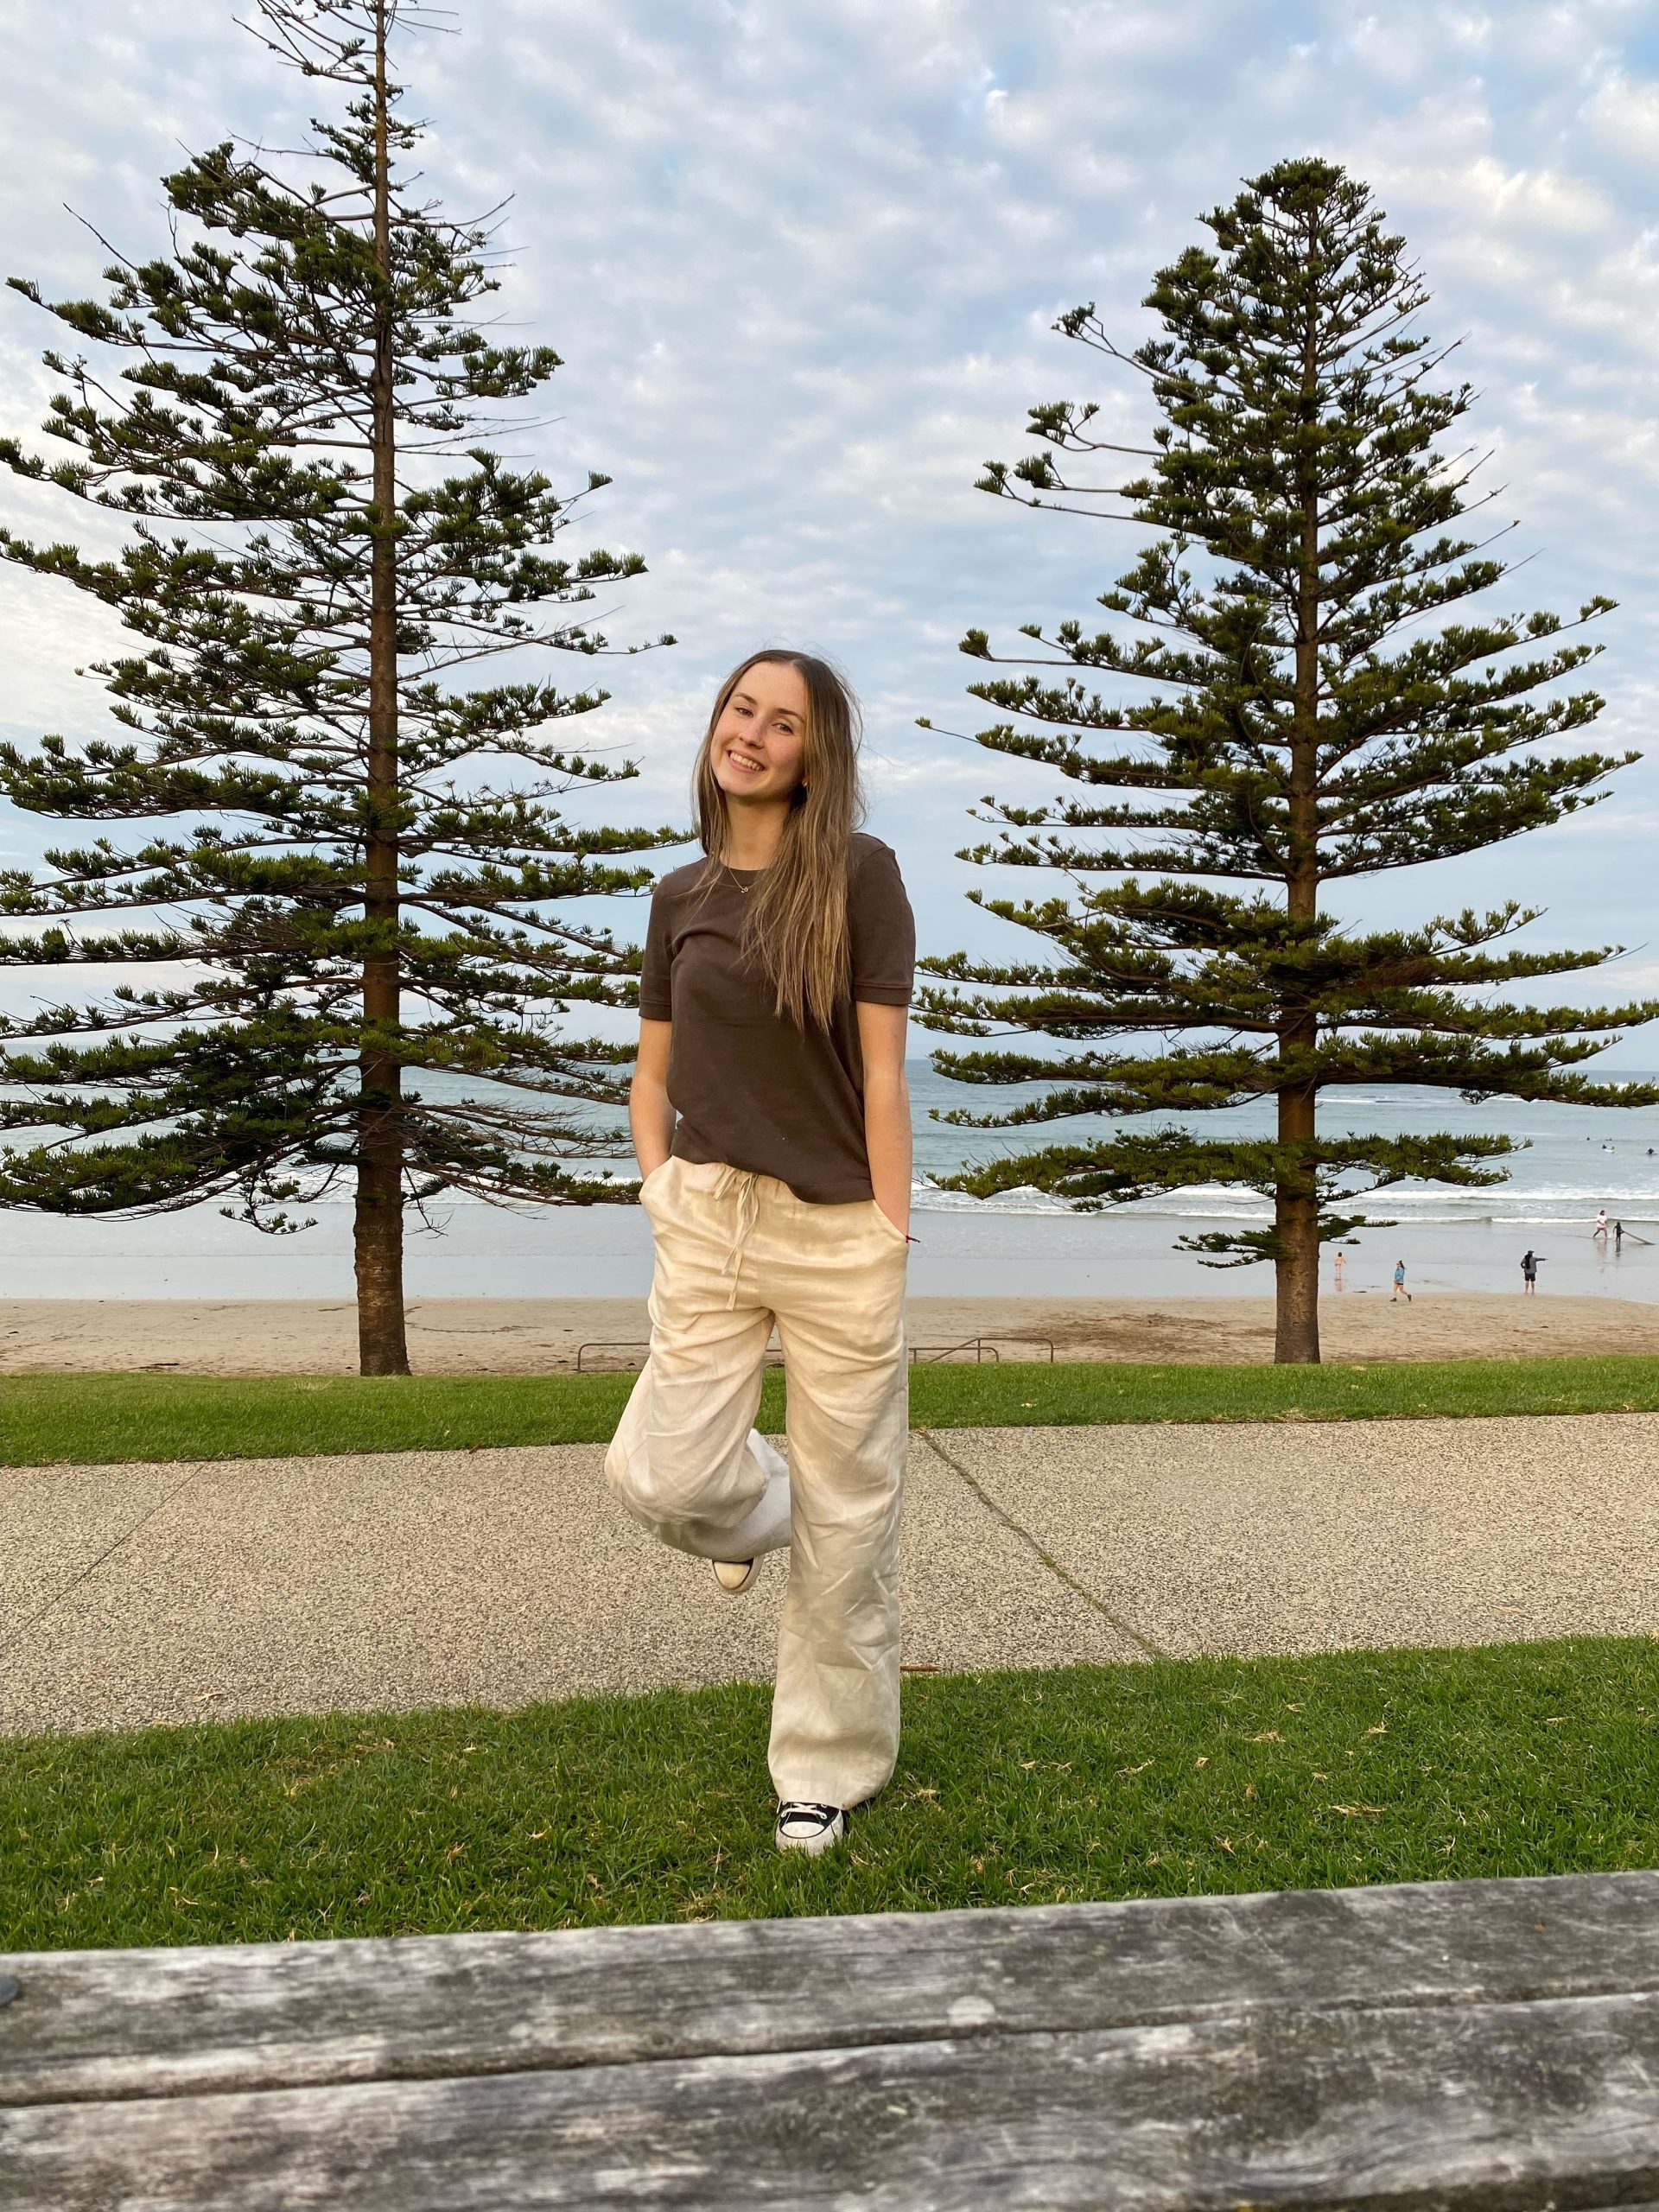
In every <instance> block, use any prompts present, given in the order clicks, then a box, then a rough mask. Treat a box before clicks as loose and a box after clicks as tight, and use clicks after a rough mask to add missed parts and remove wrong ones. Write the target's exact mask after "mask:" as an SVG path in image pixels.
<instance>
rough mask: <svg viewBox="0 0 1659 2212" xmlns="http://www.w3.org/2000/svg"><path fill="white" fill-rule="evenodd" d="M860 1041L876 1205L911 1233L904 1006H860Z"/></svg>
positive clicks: (866, 1134)
mask: <svg viewBox="0 0 1659 2212" xmlns="http://www.w3.org/2000/svg"><path fill="white" fill-rule="evenodd" d="M856 1010H857V1014H858V1042H859V1047H860V1050H861V1052H862V1054H863V1059H864V1145H865V1149H866V1150H867V1151H868V1154H869V1156H870V1184H871V1187H872V1188H873V1189H874V1192H875V1203H876V1204H877V1205H879V1206H880V1209H881V1211H882V1212H883V1213H884V1214H886V1216H887V1219H888V1220H889V1221H890V1222H892V1224H893V1226H894V1228H895V1229H902V1230H904V1231H905V1233H906V1235H908V1234H909V1232H910V1086H909V1084H907V1083H906V1081H905V1039H906V1034H907V1033H908V1030H909V1026H910V1014H909V1009H908V1008H907V1007H902V1006H868V1005H866V1004H865V1003H864V1002H863V1001H862V1000H861V1001H859V1002H858V1006H857V1009H856Z"/></svg>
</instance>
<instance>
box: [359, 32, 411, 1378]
mask: <svg viewBox="0 0 1659 2212" xmlns="http://www.w3.org/2000/svg"><path fill="white" fill-rule="evenodd" d="M386 13H387V10H386V9H385V6H384V5H383V6H381V7H380V8H379V9H378V17H379V20H378V24H377V27H376V29H377V42H376V54H375V102H376V115H375V179H374V245H375V258H376V260H377V262H378V265H379V270H380V274H381V277H382V278H383V279H384V280H385V284H386V287H387V291H388V293H389V291H390V287H391V176H390V170H391V153H390V149H389V147H388V144H387V132H386V116H387V96H386ZM393 397H394V391H393V385H392V328H391V308H390V304H389V301H388V300H387V299H386V298H385V297H384V296H383V299H382V301H381V303H380V307H379V309H378V329H377V332H376V337H375V359H374V370H373V385H372V404H373V431H372V435H373V444H374V506H375V524H374V543H373V550H372V556H371V560H372V569H371V580H370V611H369V717H368V760H367V777H366V783H367V790H366V800H367V807H366V812H367V823H366V831H365V847H364V878H365V881H364V913H365V919H366V920H367V922H368V924H369V926H370V928H371V930H372V931H374V930H377V929H378V930H379V931H384V932H385V937H386V938H387V940H388V942H387V945H386V949H385V950H376V951H371V952H370V954H369V955H368V956H367V957H366V958H365V961H364V963H363V1014H364V1020H365V1023H366V1024H368V1025H370V1026H372V1027H374V1028H377V1029H378V1030H380V1031H381V1032H382V1033H383V1036H386V1037H390V1036H391V1035H394V1034H395V1033H396V1031H397V1025H398V1020H399V1017H400V1014H401V1011H402V1005H401V992H400V988H399V976H398V961H397V941H396V939H397V921H398V883H397V829H398V805H397V802H398V775H397V543H396V539H395V537H394V535H393V530H394V524H395V518H396V515H397V440H396V426H395V418H394V416H393V411H392V405H393ZM359 1065H360V1081H361V1085H362V1088H361V1091H360V1094H359V1105H358V1129H357V1158H358V1167H357V1220H356V1248H357V1250H356V1258H357V1340H358V1364H359V1370H360V1371H361V1372H362V1373H363V1374H365V1375H407V1374H408V1373H409V1344H408V1338H407V1335H406V1332H405V1328H404V1187H403V1186H404V1130H403V1095H402V1093H403V1068H402V1065H401V1064H400V1062H399V1060H398V1058H397V1054H396V1052H392V1051H390V1050H388V1049H386V1047H385V1045H384V1044H379V1045H377V1044H375V1043H373V1042H371V1043H369V1044H368V1045H366V1046H365V1049H364V1051H363V1053H362V1056H361V1059H360V1063H359Z"/></svg>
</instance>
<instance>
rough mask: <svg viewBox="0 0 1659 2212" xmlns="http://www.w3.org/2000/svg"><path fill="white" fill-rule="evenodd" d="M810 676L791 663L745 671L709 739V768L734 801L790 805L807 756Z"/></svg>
mask: <svg viewBox="0 0 1659 2212" xmlns="http://www.w3.org/2000/svg"><path fill="white" fill-rule="evenodd" d="M809 712H810V702H809V699H808V696H807V689H806V678H805V677H804V676H803V675H802V674H801V671H799V669H798V668H794V667H791V664H789V663H788V662H787V661H772V660H762V661H756V662H755V663H754V664H753V666H751V667H749V668H746V669H745V670H744V671H743V673H742V675H741V677H739V679H738V682H737V687H736V689H735V690H734V691H733V693H732V696H731V697H730V698H729V699H728V701H727V702H726V706H725V709H724V711H723V712H722V713H721V717H720V720H719V721H717V722H716V723H715V728H714V734H713V735H712V736H711V737H710V739H709V766H710V767H711V768H712V769H713V771H714V777H715V782H716V783H717V784H718V785H720V788H721V791H723V792H724V793H725V794H726V798H727V800H728V804H729V803H735V804H738V805H740V806H753V805H756V804H760V805H770V806H781V807H787V806H788V805H789V804H790V803H791V800H792V799H793V798H794V796H795V793H796V791H797V790H798V788H799V785H800V781H801V769H802V766H803V765H804V761H805V758H806V726H807V715H808V714H809Z"/></svg>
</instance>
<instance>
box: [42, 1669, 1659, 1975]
mask: <svg viewBox="0 0 1659 2212" xmlns="http://www.w3.org/2000/svg"><path fill="white" fill-rule="evenodd" d="M905 1698H906V1732H905V1740H904V1748H903V1751H902V1752H901V1754H900V1759H899V1773H898V1776H897V1777H896V1778H895V1780H894V1782H893V1786H892V1788H891V1789H888V1790H887V1793H886V1794H885V1796H882V1797H881V1798H880V1799H879V1800H878V1801H877V1802H876V1803H875V1804H874V1805H873V1806H871V1807H870V1808H868V1810H866V1811H865V1812H862V1813H861V1814H860V1815H859V1816H858V1817H857V1819H856V1820H855V1823H854V1827H853V1836H852V1840H851V1844H850V1847H849V1850H848V1852H847V1853H845V1854H843V1855H842V1857H841V1858H840V1859H836V1860H835V1861H829V1862H825V1863H823V1864H820V1865H817V1866H812V1865H803V1864H800V1863H798V1862H796V1861H794V1860H785V1859H780V1858H779V1855H778V1853H776V1852H775V1851H774V1850H773V1848H772V1840H771V1801H770V1797H769V1794H768V1785H767V1781H766V1764H765V1745H766V1707H767V1693H766V1691H765V1690H764V1689H762V1688H759V1687H757V1686H754V1685H752V1684H740V1685H737V1686H734V1687H731V1688H720V1689H709V1690H699V1691H664V1692H660V1693H658V1694H654V1695H652V1696H647V1697H633V1698H621V1697H610V1698H582V1699H578V1700H571V1701H570V1702H568V1703H563V1704H557V1705H543V1706H537V1707H530V1708H528V1709H526V1710H524V1711H522V1712H518V1713H496V1712H489V1711H480V1710H472V1711H454V1712H437V1713H408V1714H396V1715H387V1714H385V1713H355V1714H353V1713H337V1714H333V1715H330V1716H328V1717H327V1718H325V1719H292V1720H277V1721H243V1722H233V1723H229V1724H224V1723H215V1724H203V1725H200V1726H194V1727H189V1728H181V1729H170V1730H168V1729H156V1730H149V1731H146V1732H140V1733H135V1734H130V1735H113V1736H99V1737H63V1736H59V1737H35V1738H12V1739H10V1741H3V1742H0V1802H4V1804H5V1806H6V1808H7V1821H6V1825H7V1828H8V1830H9V1834H8V1840H7V1868H6V1881H5V1884H4V1890H3V1900H0V1948H7V1949H17V1950H26V1949H56V1948H78V1947H82V1946H88V1945H105V1944H140V1943H143V1944H149V1943H182V1942H241V1941H251V1940H254V1939H258V1938H278V1939H280V1938H283V1937H286V1936H395V1935H404V1934H408V1933H411V1932H415V1931H419V1930H438V1931H442V1930H448V1929H474V1928H559V1927H571V1926H576V1925H595V1924H601V1923H615V1922H619V1921H658V1920H688V1919H702V1918H708V1917H710V1916H714V1917H721V1918H729V1917H734V1918H749V1917H757V1916H776V1915H779V1914H789V1913H816V1912H865V1911H887V1910H915V1909H921V1910H931V1909H933V1908H936V1907H939V1906H944V1905H989V1904H1042V1903H1053V1902H1065V1901H1075V1900H1077V1899H1078V1898H1085V1897H1153V1896H1173V1895H1187V1894H1192V1893H1195V1892H1204V1891H1209V1892H1217V1891H1244V1890H1258V1889H1287V1888H1323V1887H1327V1886H1332V1885H1351V1884H1358V1883H1368V1882H1391V1881H1402V1880H1418V1879H1436V1878H1442V1877H1447V1876H1459V1877H1462V1876H1469V1875H1477V1874H1560V1873H1571V1872H1582V1871H1586V1870H1589V1869H1592V1868H1611V1869H1619V1868H1624V1867H1631V1866H1652V1865H1654V1864H1655V1863H1656V1859H1659V1641H1656V1640H1655V1639H1651V1638H1635V1637H1630V1638H1611V1637H1607V1638H1601V1637H1597V1638H1592V1637H1575V1638H1573V1639H1570V1640H1568V1641H1566V1642H1561V1643H1533V1644H1510V1645H1502V1646H1494V1647H1489V1648H1486V1649H1476V1650H1466V1651H1464V1650H1454V1651H1386V1652H1347V1653H1339V1654H1335V1655H1328V1656H1319V1657H1315V1658H1299V1659H1272V1660H1252V1661H1239V1660H1213V1659H1212V1660H1199V1661H1180V1662H1167V1663H1164V1664H1160V1665H1156V1666H1125V1667H1111V1668H1103V1667H1077V1668H1070V1669H1065V1670H1063V1671H1058V1672H1052V1673H1046V1674H1040V1673H1036V1674H1023V1673H1022V1674H995V1675H941V1676H939V1677H938V1678H937V1679H935V1678H931V1677H919V1676H911V1677H909V1678H908V1679H907V1680H906V1686H905Z"/></svg>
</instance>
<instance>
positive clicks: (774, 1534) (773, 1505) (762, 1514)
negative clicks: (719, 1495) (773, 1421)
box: [714, 1428, 789, 1598]
mask: <svg viewBox="0 0 1659 2212" xmlns="http://www.w3.org/2000/svg"><path fill="white" fill-rule="evenodd" d="M749 1456H750V1458H751V1459H757V1460H759V1462H760V1466H761V1468H762V1469H763V1471H765V1474H766V1491H765V1492H764V1494H763V1495H762V1497H761V1499H760V1503H759V1504H758V1505H757V1506H756V1507H755V1509H754V1510H753V1513H751V1514H749V1515H748V1516H747V1518H746V1519H745V1520H743V1521H742V1522H740V1523H739V1525H738V1526H737V1528H736V1529H734V1530H733V1531H732V1541H733V1546H734V1548H736V1547H737V1546H739V1545H743V1544H752V1545H753V1547H754V1549H753V1553H752V1554H751V1556H750V1557H749V1558H747V1559H717V1560H715V1562H714V1568H715V1581H716V1582H718V1583H719V1585H720V1586H721V1589H722V1590H723V1591H724V1592H726V1594H727V1596H728V1598H741V1596H742V1594H743V1592H745V1591H746V1590H747V1589H749V1588H751V1587H752V1586H753V1582H754V1573H755V1562H756V1560H758V1559H759V1558H760V1554H761V1553H762V1552H772V1551H781V1550H782V1549H783V1548H784V1546H785V1545H786V1544H787V1543H788V1541H789V1462H788V1461H787V1460H786V1459H785V1458H784V1456H783V1454H782V1453H781V1452H779V1450H778V1449H777V1447H776V1446H775V1445H772V1444H769V1443H768V1442H767V1441H766V1438H765V1437H764V1436H762V1435H761V1433H760V1430H759V1429H758V1428H752V1429H751V1430H750V1431H749Z"/></svg>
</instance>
